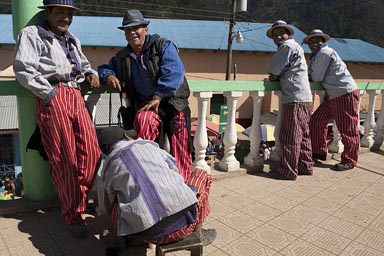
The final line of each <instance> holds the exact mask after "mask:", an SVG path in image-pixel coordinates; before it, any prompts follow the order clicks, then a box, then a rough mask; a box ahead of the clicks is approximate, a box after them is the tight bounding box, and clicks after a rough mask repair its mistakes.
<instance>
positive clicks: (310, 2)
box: [0, 0, 384, 47]
mask: <svg viewBox="0 0 384 256" xmlns="http://www.w3.org/2000/svg"><path fill="white" fill-rule="evenodd" d="M236 1H240V0H236ZM75 2H76V5H77V6H78V7H80V8H81V9H82V11H81V12H79V13H77V14H76V15H86V16H89V15H91V16H120V17H121V16H122V15H123V14H124V12H125V10H126V9H130V8H137V9H140V10H142V11H143V13H144V15H145V16H146V17H150V18H171V19H199V20H222V21H228V20H229V19H230V17H232V14H231V13H232V0H193V1H192V0H146V1H138V0H135V1H129V0H76V1H75ZM11 3H12V1H11V0H3V1H0V13H11ZM383 13H384V0H343V1H335V0H248V11H247V12H242V13H237V14H236V16H235V20H236V21H250V22H268V23H272V22H273V21H275V20H277V19H283V20H286V21H287V22H288V23H291V24H293V25H295V26H297V27H298V28H300V29H301V30H302V31H303V32H304V33H309V31H310V30H311V29H313V28H320V29H322V30H323V31H324V32H326V33H328V34H329V35H330V36H331V37H336V38H356V39H362V40H364V41H367V42H370V43H372V44H375V45H378V46H381V47H384V29H383V28H384V19H383V18H382V14H383Z"/></svg>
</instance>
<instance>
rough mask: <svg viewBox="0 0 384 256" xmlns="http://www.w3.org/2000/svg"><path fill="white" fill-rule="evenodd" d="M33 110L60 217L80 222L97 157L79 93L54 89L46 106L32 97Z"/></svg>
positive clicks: (91, 131) (94, 137)
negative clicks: (54, 92)
mask: <svg viewBox="0 0 384 256" xmlns="http://www.w3.org/2000/svg"><path fill="white" fill-rule="evenodd" d="M35 108H36V121H37V123H38V125H39V127H40V131H41V137H42V143H43V145H44V149H45V151H46V153H47V155H48V159H49V162H50V163H51V165H52V180H53V184H54V185H55V187H56V191H57V194H58V196H59V199H60V202H61V215H62V217H63V219H64V221H65V222H66V223H67V224H74V223H78V222H82V221H83V219H82V216H81V214H82V213H83V212H84V211H85V209H86V203H87V200H86V194H87V192H88V191H89V190H90V189H91V187H92V185H93V182H94V179H95V177H96V173H97V168H98V167H99V164H100V156H101V154H100V149H99V145H98V142H97V137H96V131H95V128H94V126H93V123H92V121H91V119H90V117H89V114H88V112H87V110H86V108H85V105H84V100H83V97H82V96H81V92H80V90H78V89H74V88H69V87H58V92H57V94H56V96H55V97H54V98H53V99H51V101H50V102H49V103H48V104H47V105H46V106H44V105H43V101H42V100H41V99H40V98H38V97H36V98H35Z"/></svg>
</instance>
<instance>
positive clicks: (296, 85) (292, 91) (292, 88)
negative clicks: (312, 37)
mask: <svg viewBox="0 0 384 256" xmlns="http://www.w3.org/2000/svg"><path fill="white" fill-rule="evenodd" d="M268 73H269V74H273V75H276V76H279V77H280V86H281V100H282V102H283V103H292V102H312V92H311V87H310V84H309V79H308V73H307V62H306V61H305V57H304V50H303V49H302V48H301V47H300V45H299V44H298V43H296V41H295V40H294V39H288V40H285V41H282V42H281V43H280V44H279V47H278V49H277V52H276V53H275V55H274V56H273V57H272V58H271V60H270V61H269V68H268Z"/></svg>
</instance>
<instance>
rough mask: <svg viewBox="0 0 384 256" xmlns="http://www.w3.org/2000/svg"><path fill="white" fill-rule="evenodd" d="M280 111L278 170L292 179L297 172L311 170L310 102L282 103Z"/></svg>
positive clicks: (309, 171) (303, 172) (302, 172)
mask: <svg viewBox="0 0 384 256" xmlns="http://www.w3.org/2000/svg"><path fill="white" fill-rule="evenodd" d="M282 111H283V114H282V124H281V129H280V134H279V139H280V143H281V156H280V167H279V170H278V172H279V173H280V174H281V175H283V176H285V177H287V178H289V179H294V178H296V177H297V175H299V174H309V173H312V172H313V161H312V147H311V139H310V135H309V120H310V115H311V112H312V103H310V102H304V103H303V102H300V103H288V104H283V109H282Z"/></svg>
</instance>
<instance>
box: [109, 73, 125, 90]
mask: <svg viewBox="0 0 384 256" xmlns="http://www.w3.org/2000/svg"><path fill="white" fill-rule="evenodd" d="M106 82H107V87H108V88H109V89H110V90H112V91H119V92H120V91H121V86H120V81H119V79H117V77H115V76H114V75H109V76H107V78H106Z"/></svg>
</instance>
